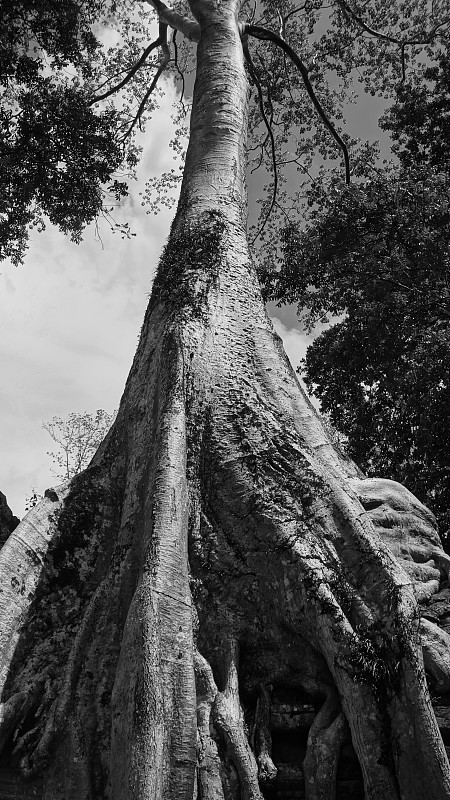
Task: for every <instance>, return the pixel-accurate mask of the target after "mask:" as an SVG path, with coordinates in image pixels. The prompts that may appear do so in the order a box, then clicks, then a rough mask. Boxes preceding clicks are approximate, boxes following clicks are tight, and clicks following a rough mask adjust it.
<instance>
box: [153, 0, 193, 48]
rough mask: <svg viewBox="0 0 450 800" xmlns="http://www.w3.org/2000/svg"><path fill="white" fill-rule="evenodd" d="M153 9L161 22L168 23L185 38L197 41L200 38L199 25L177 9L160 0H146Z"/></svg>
mask: <svg viewBox="0 0 450 800" xmlns="http://www.w3.org/2000/svg"><path fill="white" fill-rule="evenodd" d="M146 2H147V3H148V4H149V5H150V6H152V8H154V9H155V11H156V12H157V14H158V17H159V19H160V21H161V22H164V23H165V24H166V25H169V26H170V27H171V28H173V29H174V30H177V31H180V33H182V34H183V36H185V37H186V39H190V41H191V42H198V41H199V39H200V25H199V24H198V22H194V21H193V20H191V19H189V18H188V17H184V16H183V15H182V14H178V12H177V11H173V9H171V8H169V7H168V6H166V4H165V3H163V2H162V0H146Z"/></svg>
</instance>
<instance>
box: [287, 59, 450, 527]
mask: <svg viewBox="0 0 450 800" xmlns="http://www.w3.org/2000/svg"><path fill="white" fill-rule="evenodd" d="M448 64H449V59H448V55H447V54H446V52H445V51H444V50H442V51H441V53H440V56H439V59H438V63H437V65H436V66H433V67H430V68H428V69H427V70H426V71H425V73H424V78H425V79H426V81H425V82H422V83H420V82H418V81H412V82H411V83H409V84H402V85H401V86H400V87H399V89H398V92H397V97H396V100H395V103H394V104H393V106H392V107H391V109H390V111H389V113H388V114H386V115H385V119H384V122H383V124H384V126H385V127H386V128H387V129H388V130H390V131H391V132H392V135H393V138H394V140H395V141H396V146H395V149H396V153H397V155H398V158H399V161H400V166H397V167H395V168H394V167H389V168H386V169H385V170H383V171H379V174H378V175H377V176H376V177H375V178H372V179H370V180H366V181H364V182H362V183H361V184H359V185H356V186H352V187H349V188H347V189H346V190H345V191H344V192H341V191H340V190H339V189H337V190H334V191H330V193H329V194H328V196H326V195H324V194H323V195H322V201H323V208H322V213H321V214H320V215H319V217H318V219H317V221H316V222H315V224H313V225H311V226H310V227H309V228H307V229H306V230H305V231H303V232H299V231H298V230H297V229H296V228H293V227H292V228H289V229H288V230H287V231H285V258H284V263H283V266H282V269H281V271H280V272H279V273H277V274H276V275H275V277H274V278H272V281H273V284H272V293H273V296H274V297H276V298H278V299H281V298H282V299H283V300H285V301H290V302H296V303H298V306H299V312H301V314H302V316H303V319H304V322H305V323H306V325H309V326H312V325H314V323H315V322H317V321H318V320H323V319H326V317H327V314H333V315H345V317H344V318H343V319H341V320H340V321H339V322H338V323H336V324H334V325H333V326H332V327H331V328H329V329H328V330H326V331H325V332H324V333H322V334H321V335H320V336H319V337H318V338H317V339H316V340H315V342H314V343H313V344H312V345H311V346H310V348H309V349H308V352H307V356H306V359H305V363H304V367H303V370H304V376H305V379H306V382H307V385H308V386H309V387H310V389H312V390H313V391H314V393H315V394H316V395H317V397H319V398H320V400H321V404H322V409H323V411H325V412H327V413H329V414H330V416H331V421H332V422H333V424H334V425H335V426H336V427H337V428H338V429H339V430H340V431H342V432H344V433H345V434H346V436H347V437H348V448H349V452H350V454H351V455H352V457H353V458H354V459H355V460H356V462H357V463H358V464H360V465H361V467H362V468H363V469H364V470H365V471H367V473H368V474H369V475H375V474H380V473H383V474H386V475H388V476H389V477H391V478H393V479H396V480H399V481H403V482H404V483H405V484H406V485H407V486H408V488H409V489H410V490H411V491H413V492H415V493H416V495H417V496H418V497H420V498H421V499H422V501H423V502H426V503H427V504H428V505H429V506H430V507H431V508H432V509H433V510H434V512H435V513H436V514H437V515H438V518H439V521H440V523H441V526H442V531H443V533H444V534H445V532H446V531H448V528H449V523H450V517H449V512H448V508H449V502H450V481H449V478H450V475H449V468H448V452H449V447H450V427H449V422H448V407H449V401H450V394H449V392H450V386H449V375H450V327H449V321H450V290H449V285H450V260H449V251H450V213H449V201H450V181H449V173H450V170H449V167H450V158H449V146H448V141H449V139H448V126H449V119H450V93H449V83H448ZM446 76H447V77H446Z"/></svg>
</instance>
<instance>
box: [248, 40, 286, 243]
mask: <svg viewBox="0 0 450 800" xmlns="http://www.w3.org/2000/svg"><path fill="white" fill-rule="evenodd" d="M242 49H243V51H244V55H245V58H246V61H247V64H248V71H249V73H250V77H251V78H252V80H253V83H254V84H255V86H256V91H257V92H258V100H259V108H260V111H261V116H262V118H263V121H264V125H265V126H266V128H267V135H268V137H269V139H270V149H271V152H272V166H273V192H272V201H271V203H270V206H269V210H268V212H267V214H266V216H265V217H264V220H263V223H262V225H261V227H260V228H259V230H258V232H257V233H256V235H255V237H254V239H253V241H252V242H251V244H254V243H255V242H256V240H257V238H258V236H260V235H261V233H262V232H263V230H264V228H265V226H266V222H267V220H268V219H269V217H270V215H271V213H272V209H273V207H274V205H275V201H276V199H277V190H278V172H277V159H276V151H275V139H274V135H273V131H272V126H271V124H270V122H269V120H268V119H267V115H266V112H265V109H264V97H263V93H262V89H261V84H260V82H259V80H258V76H257V74H256V71H255V68H254V65H253V61H252V57H251V55H250V50H249V49H248V39H247V37H246V36H243V37H242Z"/></svg>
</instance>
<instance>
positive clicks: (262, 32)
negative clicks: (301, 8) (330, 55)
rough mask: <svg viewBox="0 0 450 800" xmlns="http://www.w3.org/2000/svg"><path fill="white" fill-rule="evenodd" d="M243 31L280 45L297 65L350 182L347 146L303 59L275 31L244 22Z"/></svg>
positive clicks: (347, 182)
mask: <svg viewBox="0 0 450 800" xmlns="http://www.w3.org/2000/svg"><path fill="white" fill-rule="evenodd" d="M243 33H244V35H248V36H254V37H255V38H256V39H261V40H262V41H270V42H274V43H275V44H276V45H277V46H278V47H280V48H281V49H282V50H283V51H284V52H285V53H286V55H288V56H289V58H290V59H291V61H293V62H294V64H295V66H296V67H297V69H298V70H299V72H300V74H301V76H302V78H303V82H304V84H305V88H306V91H307V92H308V95H309V97H310V98H311V100H312V103H313V106H314V108H315V109H316V111H317V113H318V115H319V117H320V119H321V120H322V122H323V123H324V125H325V126H326V128H328V130H329V131H330V133H331V135H332V136H333V139H334V140H335V141H336V142H337V144H338V145H339V147H340V149H341V151H342V155H343V157H344V164H345V182H346V184H349V183H350V159H349V156H348V150H347V146H346V144H345V143H344V141H343V140H342V139H341V137H340V136H339V134H338V132H337V130H336V129H335V127H334V125H333V124H332V123H331V122H330V120H329V119H328V117H327V115H326V114H325V111H324V110H323V108H322V106H321V105H320V103H319V100H318V99H317V97H316V93H315V91H314V89H313V87H312V85H311V81H310V80H309V77H308V70H307V69H306V67H305V65H304V64H303V61H302V60H301V58H300V57H299V56H298V55H297V53H296V52H295V50H293V49H292V47H291V46H290V45H288V43H287V42H285V40H284V39H282V38H281V36H278V34H277V33H274V32H273V31H270V30H268V29H267V28H262V27H260V26H259V25H248V24H246V25H245V26H244V30H243Z"/></svg>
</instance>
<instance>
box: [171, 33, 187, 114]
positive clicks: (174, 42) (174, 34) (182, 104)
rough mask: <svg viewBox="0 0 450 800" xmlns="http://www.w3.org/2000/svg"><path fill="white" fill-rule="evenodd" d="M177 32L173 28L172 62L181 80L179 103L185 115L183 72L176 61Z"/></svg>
mask: <svg viewBox="0 0 450 800" xmlns="http://www.w3.org/2000/svg"><path fill="white" fill-rule="evenodd" d="M177 33H178V31H177V29H176V28H174V31H173V36H172V44H173V51H174V64H175V67H176V70H177V72H178V75H179V76H180V80H181V95H180V103H181V106H182V108H183V113H184V115H185V116H186V109H185V106H184V102H183V99H184V90H185V82H184V72H183V70H181V69H180V65H179V63H178V44H177Z"/></svg>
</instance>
